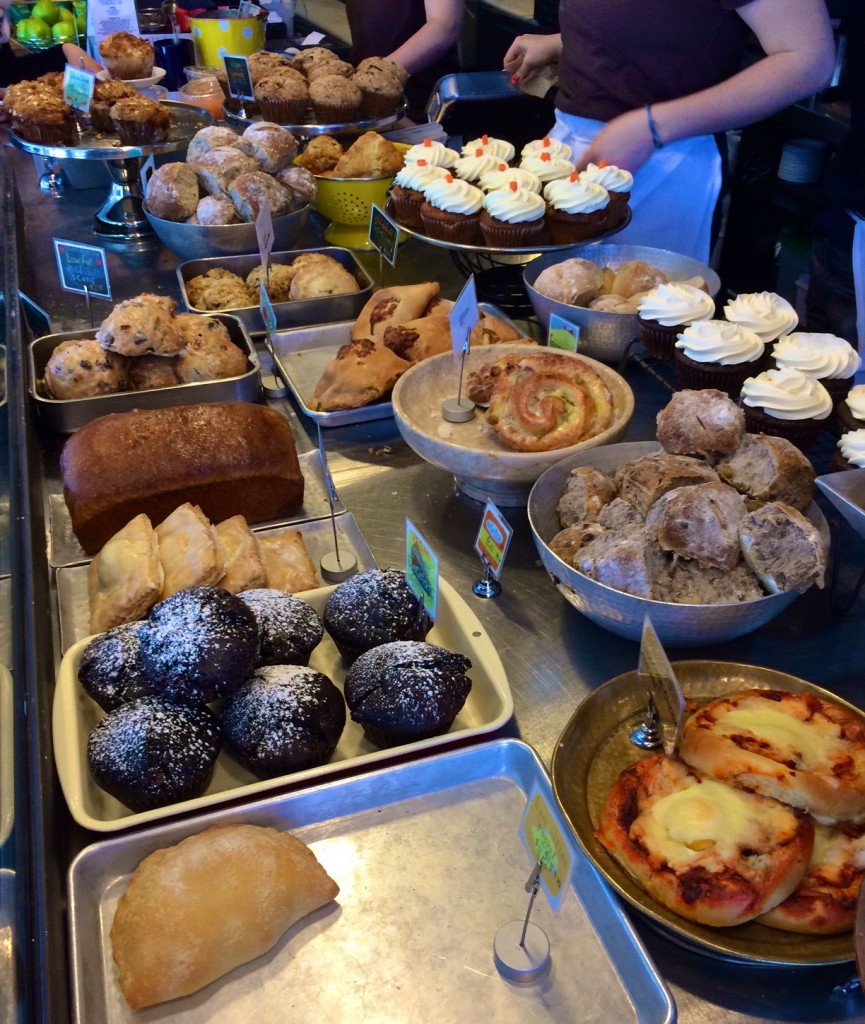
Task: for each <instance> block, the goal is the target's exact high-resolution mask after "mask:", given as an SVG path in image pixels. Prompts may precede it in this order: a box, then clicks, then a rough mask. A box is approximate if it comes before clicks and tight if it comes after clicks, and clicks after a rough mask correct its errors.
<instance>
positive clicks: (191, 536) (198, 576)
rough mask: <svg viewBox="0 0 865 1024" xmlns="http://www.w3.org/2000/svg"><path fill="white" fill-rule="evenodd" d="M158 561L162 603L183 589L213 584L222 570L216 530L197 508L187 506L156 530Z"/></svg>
mask: <svg viewBox="0 0 865 1024" xmlns="http://www.w3.org/2000/svg"><path fill="white" fill-rule="evenodd" d="M156 536H157V537H158V539H159V561H160V562H161V563H162V571H163V573H164V574H165V578H164V580H163V583H162V594H161V597H162V600H165V598H166V597H170V596H171V595H172V594H174V593H176V592H177V591H178V590H183V588H184V587H194V586H197V585H198V584H200V583H216V582H217V580H218V579H219V578H220V577H221V576H222V575H223V572H224V571H225V566H224V565H223V562H222V556H221V554H220V552H219V545H218V544H217V542H216V529H215V528H214V527H213V526H212V525H211V523H210V520H209V519H208V518H207V517H206V516H205V515H204V513H203V512H202V511H201V509H200V508H199V507H198V506H197V505H192V504H190V502H186V504H185V505H181V506H180V507H179V508H176V509H175V510H174V511H173V512H172V513H171V515H170V516H168V518H167V519H164V520H163V521H162V522H161V523H160V524H159V526H157V527H156Z"/></svg>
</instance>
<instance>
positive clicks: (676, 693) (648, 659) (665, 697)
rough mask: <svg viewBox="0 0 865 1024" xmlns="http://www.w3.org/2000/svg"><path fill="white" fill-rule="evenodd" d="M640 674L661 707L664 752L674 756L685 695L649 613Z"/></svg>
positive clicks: (657, 704) (643, 640) (641, 654)
mask: <svg viewBox="0 0 865 1024" xmlns="http://www.w3.org/2000/svg"><path fill="white" fill-rule="evenodd" d="M639 675H640V680H641V682H642V683H643V684H644V685H645V687H646V689H647V691H648V695H649V698H650V700H651V701H653V702H654V705H655V707H656V708H657V710H658V716H659V719H660V726H661V734H662V736H663V738H664V753H665V754H666V755H667V756H668V757H675V755H676V753H677V751H678V749H679V740H680V739H681V736H682V724H683V722H684V718H685V697H684V694H683V693H682V687H681V686H680V685H679V680H678V679H677V678H676V673H675V672H674V671H673V666H672V665H671V664H670V661H669V659H668V658H667V654H666V651H665V650H664V648H663V646H662V645H661V641H660V640H659V639H658V634H657V633H656V632H655V627H654V626H653V625H652V620H651V619H650V618H649V616H648V615H647V616H646V617H645V618H644V619H643V635H642V638H641V640H640V663H639Z"/></svg>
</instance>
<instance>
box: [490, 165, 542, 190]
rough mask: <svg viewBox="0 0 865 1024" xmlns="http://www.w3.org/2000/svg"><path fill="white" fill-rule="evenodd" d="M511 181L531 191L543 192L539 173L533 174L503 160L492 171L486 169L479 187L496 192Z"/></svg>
mask: <svg viewBox="0 0 865 1024" xmlns="http://www.w3.org/2000/svg"><path fill="white" fill-rule="evenodd" d="M511 182H516V184H517V185H519V187H520V188H527V189H528V190H529V192H537V194H538V195H540V194H541V187H542V186H541V179H540V178H539V177H538V176H537V174H532V172H531V171H526V170H524V169H523V168H522V167H509V166H508V165H507V164H506V163H504V162H503V161H501V160H500V161H499V162H498V163H497V164H496V166H495V167H494V168H493V169H492V170H491V171H486V172H485V173H484V174H482V175H481V176H480V178H479V179H478V188H480V189H483V191H484V192H495V191H496V190H497V189H500V188H507V187H508V185H510V184H511Z"/></svg>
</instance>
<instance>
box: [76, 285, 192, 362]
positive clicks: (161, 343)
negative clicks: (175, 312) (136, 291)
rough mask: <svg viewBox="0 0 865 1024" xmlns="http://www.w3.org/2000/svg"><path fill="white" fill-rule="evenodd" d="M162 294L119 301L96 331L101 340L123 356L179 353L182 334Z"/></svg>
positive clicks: (181, 344) (171, 354) (101, 343)
mask: <svg viewBox="0 0 865 1024" xmlns="http://www.w3.org/2000/svg"><path fill="white" fill-rule="evenodd" d="M161 298H162V297H161V296H153V295H149V294H146V293H145V294H142V295H138V296H136V297H135V298H134V299H127V300H126V301H125V302H121V303H119V304H118V305H116V306H115V307H114V309H113V310H112V311H111V312H110V313H109V314H108V316H107V317H106V318H105V319H104V320H103V321H102V324H101V325H100V327H99V330H98V331H97V332H96V338H97V340H98V341H99V344H100V345H101V346H102V347H103V348H105V349H108V350H109V351H111V352H117V353H118V354H119V355H122V356H140V355H160V356H173V355H177V353H178V352H179V351H180V350H181V349H182V348H183V337H182V335H181V333H180V330H179V329H178V327H177V324H176V323H175V321H174V317H172V315H171V313H170V312H168V309H167V308H166V305H165V303H163V302H161V301H160V299H161ZM169 301H171V300H169Z"/></svg>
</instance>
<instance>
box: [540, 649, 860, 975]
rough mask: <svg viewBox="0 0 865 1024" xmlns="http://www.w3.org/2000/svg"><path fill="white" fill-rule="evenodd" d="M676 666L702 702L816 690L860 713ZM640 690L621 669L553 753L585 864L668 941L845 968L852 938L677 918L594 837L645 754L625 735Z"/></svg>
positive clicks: (739, 669) (636, 714)
mask: <svg viewBox="0 0 865 1024" xmlns="http://www.w3.org/2000/svg"><path fill="white" fill-rule="evenodd" d="M673 668H674V669H675V671H676V675H677V677H678V679H679V682H680V683H681V686H682V691H683V692H684V694H685V697H686V698H693V699H694V700H696V701H697V702H698V703H700V704H702V703H706V702H707V701H709V700H712V699H714V698H715V697H719V696H721V695H722V694H724V693H732V692H735V691H736V690H747V689H775V690H789V691H792V692H796V693H798V692H802V691H805V692H808V693H814V694H817V695H819V696H821V697H824V698H826V699H827V700H832V701H834V702H835V703H837V704H842V705H844V706H845V707H847V708H850V709H851V710H853V711H855V712H856V713H857V714H858V715H861V714H862V712H861V711H860V710H859V709H858V708H856V707H854V706H853V705H852V704H848V703H847V701H844V700H841V699H840V698H839V697H836V696H835V695H834V694H832V693H829V692H828V691H826V690H823V689H821V688H820V687H819V686H815V685H813V684H812V683H809V682H806V681H805V680H804V679H798V678H797V677H796V676H791V675H787V673H785V672H776V671H774V670H772V669H768V668H761V667H759V666H755V665H742V664H737V663H735V662H725V661H680V662H674V663H673ZM645 712H646V698H645V687H644V686H643V685H642V684H641V683H640V679H639V674H638V673H637V672H626V673H624V674H623V675H620V676H616V678H615V679H611V680H609V682H607V683H604V685H603V686H600V687H598V689H597V690H594V691H592V692H591V693H590V694H589V695H588V697H586V699H585V700H584V701H583V702H582V704H580V706H579V707H578V708H577V710H576V712H575V713H574V715H573V716H572V717H571V720H570V721H569V722H568V724H567V725H566V726H565V729H564V731H563V732H562V735H561V736H560V737H559V741H558V743H557V744H556V747H555V750H554V752H553V762H552V775H553V786H554V788H555V792H556V798H557V799H558V801H559V803H560V804H561V807H562V810H563V811H564V812H565V815H566V816H567V818H568V821H569V822H570V823H571V827H572V828H573V830H574V832H575V833H576V836H577V839H578V840H579V841H580V843H581V845H582V847H583V849H584V850H585V852H586V853H587V854H588V856H589V859H590V860H591V861H592V863H593V864H594V865H595V867H597V868H598V870H599V871H600V872H601V873H602V874H603V875H604V877H605V878H606V880H607V881H608V882H609V883H610V885H611V886H612V887H613V888H614V889H615V891H616V892H617V893H618V894H619V895H620V896H622V897H624V899H626V900H627V901H628V902H629V903H630V904H631V905H632V906H634V907H636V908H637V910H639V911H641V912H642V913H643V914H645V915H646V916H647V917H648V919H649V921H650V922H651V923H652V924H654V925H655V926H657V927H658V929H659V930H660V931H662V932H663V933H664V934H665V935H666V936H667V937H668V938H671V939H673V940H674V941H677V942H679V943H680V944H681V945H683V946H686V947H687V948H689V949H692V950H695V951H697V952H699V953H704V954H706V955H707V956H710V957H717V958H719V959H722V960H728V961H732V962H739V963H741V962H743V961H744V962H747V963H750V964H760V965H762V966H766V967H801V966H818V965H827V964H838V963H845V962H847V961H848V960H852V959H853V933H852V932H847V933H846V934H844V935H828V936H810V935H795V934H793V933H791V932H783V931H780V930H778V929H776V928H768V927H766V926H765V925H762V924H757V923H755V922H753V921H751V922H748V923H747V924H743V925H739V926H737V927H735V928H709V927H706V926H704V925H699V924H695V923H693V922H691V921H686V920H685V918H683V917H679V916H678V915H677V914H674V913H673V912H672V911H671V910H667V908H666V907H664V906H662V905H661V904H660V903H658V902H656V901H655V900H654V899H653V898H652V897H651V896H649V895H648V893H646V892H645V891H644V890H643V889H642V888H641V887H640V886H639V885H638V884H637V883H636V882H635V881H634V880H633V879H632V878H631V877H630V875H628V874H627V873H626V872H625V871H624V870H623V869H622V868H620V867H619V865H618V864H617V863H616V862H615V861H614V860H613V858H612V857H611V856H610V855H609V854H608V853H607V851H606V850H605V849H604V847H603V846H602V845H601V844H600V843H599V842H598V840H597V839H596V838H595V834H594V830H595V828H596V827H597V825H598V823H599V817H600V809H601V806H602V804H603V801H604V798H605V797H606V795H607V793H608V792H609V790H610V788H611V787H612V785H613V783H614V782H615V780H616V779H617V778H618V776H619V774H620V773H621V772H622V771H623V770H624V769H625V768H626V767H628V765H630V764H633V763H634V762H635V761H638V760H639V759H640V758H641V757H642V756H644V755H643V753H642V752H641V751H640V750H638V748H637V747H635V746H634V745H633V744H632V743H631V741H630V738H629V732H630V729H631V728H632V727H633V726H634V725H635V724H636V723H637V721H639V720H642V719H643V718H644V717H645Z"/></svg>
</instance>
